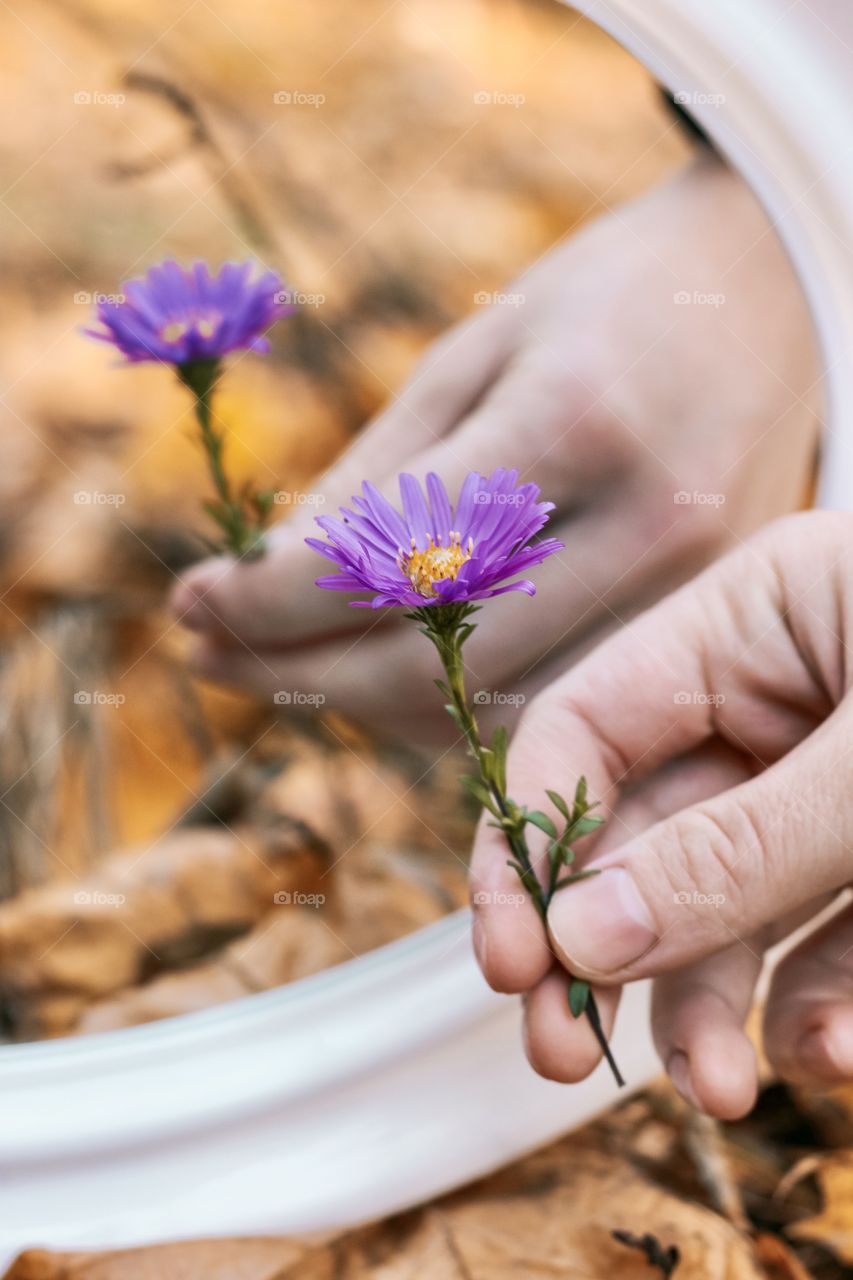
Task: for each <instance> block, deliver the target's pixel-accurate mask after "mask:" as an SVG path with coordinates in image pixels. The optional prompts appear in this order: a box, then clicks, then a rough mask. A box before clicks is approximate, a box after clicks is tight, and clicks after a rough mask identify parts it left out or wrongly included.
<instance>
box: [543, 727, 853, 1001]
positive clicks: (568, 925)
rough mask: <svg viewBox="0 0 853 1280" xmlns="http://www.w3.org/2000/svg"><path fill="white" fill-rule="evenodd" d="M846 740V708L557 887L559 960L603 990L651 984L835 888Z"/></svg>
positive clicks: (843, 831)
mask: <svg viewBox="0 0 853 1280" xmlns="http://www.w3.org/2000/svg"><path fill="white" fill-rule="evenodd" d="M845 740H846V744H847V745H846V747H845ZM849 740H850V712H849V710H848V709H847V708H846V705H845V704H842V705H841V706H840V707H839V708H838V710H837V711H836V712H835V713H834V715H833V716H832V717H831V718H830V719H829V720H828V721H826V723H825V724H824V726H823V727H822V728H821V729H820V730H818V731H817V732H816V733H814V734H813V735H812V737H811V738H810V739H807V740H806V741H805V742H804V743H803V744H802V745H801V746H800V747H799V748H797V749H796V750H794V751H792V752H791V753H790V754H789V755H788V756H786V757H784V759H783V760H781V761H780V762H779V763H778V764H776V765H774V766H773V767H772V768H769V769H767V770H766V771H765V772H764V773H763V774H761V775H760V776H759V777H757V778H755V779H753V780H751V781H749V782H745V783H743V784H742V785H740V786H738V787H735V788H733V789H732V790H731V791H727V792H724V793H723V794H722V795H720V796H717V797H716V798H715V799H713V800H711V801H708V802H706V803H704V804H701V805H697V806H695V807H693V808H690V809H685V810H683V811H682V812H680V813H677V814H675V815H674V816H673V817H672V818H669V819H667V820H666V821H664V822H660V823H657V824H656V825H655V826H653V827H651V828H649V830H648V831H646V832H644V833H643V835H642V836H640V837H639V838H635V839H632V840H631V841H629V842H628V843H627V844H624V845H622V847H621V848H617V849H614V850H612V851H611V852H610V853H608V854H606V855H603V856H602V857H601V858H598V859H594V860H592V861H591V862H590V864H589V866H590V867H591V868H595V869H597V870H598V871H599V874H598V875H595V876H592V877H590V878H589V879H586V880H582V881H579V882H578V883H577V884H575V885H572V886H569V887H567V888H565V889H562V890H561V891H560V892H559V893H558V894H557V896H556V897H555V899H554V901H553V903H552V906H551V909H550V911H549V914H548V927H549V932H550V936H551V941H552V945H553V948H554V951H555V952H556V954H557V955H558V956H559V958H560V960H561V961H562V962H563V963H564V964H565V965H566V967H567V968H568V969H569V970H570V971H571V972H572V973H573V974H577V975H579V976H581V977H585V978H590V979H594V980H596V981H598V982H606V983H622V982H627V981H632V980H634V979H637V978H643V977H650V976H654V975H656V974H660V973H665V972H667V971H668V970H671V969H677V968H681V967H682V966H684V965H687V964H690V963H692V962H693V961H695V960H698V959H700V958H701V957H703V956H707V955H710V954H711V953H713V952H716V951H719V950H720V949H721V948H723V947H728V946H731V945H732V943H734V942H738V941H739V942H741V943H742V944H743V945H744V946H747V947H750V939H751V938H753V937H754V935H755V933H756V932H757V931H758V930H760V929H761V928H762V927H763V926H764V925H768V924H770V923H772V922H773V921H776V920H779V919H781V918H782V917H783V916H785V915H786V914H787V913H788V912H789V911H792V910H794V909H796V908H798V907H800V906H802V905H803V904H804V903H806V902H808V901H810V900H812V899H813V898H815V897H816V896H817V895H819V894H822V893H825V892H831V891H834V890H837V889H838V888H840V887H841V886H842V885H843V884H845V883H846V882H847V881H848V880H849V879H850V874H851V872H850V868H851V861H850V851H849V841H850V839H851V837H853V830H851V828H853V821H851V817H850V816H849V804H848V803H847V800H846V797H847V796H849V794H850V772H851V769H850V765H849V763H848V764H846V765H845V763H844V761H845V750H846V751H847V752H848V756H847V759H848V760H849ZM752 945H754V942H753V944H752Z"/></svg>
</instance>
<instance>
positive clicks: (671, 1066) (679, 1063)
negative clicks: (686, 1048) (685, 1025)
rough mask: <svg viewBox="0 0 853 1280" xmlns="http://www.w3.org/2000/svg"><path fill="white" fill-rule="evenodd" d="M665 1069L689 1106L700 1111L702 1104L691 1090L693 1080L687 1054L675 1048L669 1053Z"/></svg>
mask: <svg viewBox="0 0 853 1280" xmlns="http://www.w3.org/2000/svg"><path fill="white" fill-rule="evenodd" d="M666 1070H667V1075H668V1076H669V1078H670V1080H671V1081H672V1083H673V1084H674V1085H675V1087H676V1089H677V1090H678V1092H679V1093H680V1094H681V1096H682V1098H683V1099H684V1101H685V1102H689V1103H690V1105H691V1107H695V1108H696V1110H697V1111H701V1110H702V1106H701V1104H700V1102H699V1099H698V1098H697V1097H696V1094H695V1093H694V1091H693V1081H692V1080H691V1079H690V1060H689V1059H688V1057H687V1054H686V1053H682V1052H681V1050H680V1049H676V1050H675V1052H674V1053H671V1054H670V1055H669V1059H668V1061H667V1064H666Z"/></svg>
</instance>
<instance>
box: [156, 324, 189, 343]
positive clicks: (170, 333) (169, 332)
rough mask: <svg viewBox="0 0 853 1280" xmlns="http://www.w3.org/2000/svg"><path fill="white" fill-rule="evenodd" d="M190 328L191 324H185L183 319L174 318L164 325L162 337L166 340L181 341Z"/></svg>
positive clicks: (161, 331) (161, 332)
mask: <svg viewBox="0 0 853 1280" xmlns="http://www.w3.org/2000/svg"><path fill="white" fill-rule="evenodd" d="M188 328H189V325H187V324H184V322H183V320H172V321H171V323H170V324H164V325H163V328H162V329H161V330H160V337H161V338H162V339H163V341H164V342H180V340H181V338H182V337H183V336H184V334H185V333H186V331H187V329H188Z"/></svg>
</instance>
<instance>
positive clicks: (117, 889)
mask: <svg viewBox="0 0 853 1280" xmlns="http://www.w3.org/2000/svg"><path fill="white" fill-rule="evenodd" d="M324 866H325V858H324V856H323V855H322V854H321V852H320V850H319V849H318V848H317V847H312V846H311V845H310V843H309V842H308V841H307V840H306V839H305V838H304V836H302V835H298V834H296V833H294V832H293V831H292V830H288V829H287V828H284V827H279V829H277V830H259V829H257V828H253V827H243V828H240V827H235V828H234V830H228V829H225V828H222V827H196V828H191V829H187V830H184V831H176V832H173V833H172V834H171V835H169V836H167V837H164V839H162V840H160V841H158V842H157V843H156V844H154V845H152V846H150V847H148V848H144V847H143V848H141V849H135V850H130V851H127V852H125V853H122V854H119V855H116V856H114V857H113V858H110V859H108V860H107V862H105V863H104V865H103V866H102V868H101V869H100V871H99V873H98V874H97V875H95V876H92V877H90V878H88V879H86V880H83V881H75V882H73V883H68V882H65V883H57V884H52V885H48V886H45V887H43V888H40V889H34V890H30V891H29V892H27V893H25V894H22V895H20V897H18V898H16V899H13V900H12V901H10V902H8V903H5V904H3V905H2V906H0V993H2V995H3V998H4V999H5V1001H6V1003H7V1006H8V1008H9V1009H10V1011H11V1014H12V1017H13V1018H14V1021H15V1026H16V1031H17V1034H18V1035H20V1036H21V1037H22V1038H32V1037H35V1036H39V1035H57V1034H62V1033H63V1032H66V1031H69V1030H71V1029H72V1027H73V1025H74V1023H75V1022H76V1020H77V1018H78V1017H79V1016H80V1015H81V1014H82V1012H83V1009H84V1008H85V1007H86V1005H88V1004H89V1003H92V1002H94V1001H96V1000H99V999H102V998H103V997H105V996H107V995H109V994H111V993H113V992H115V991H119V990H121V989H122V988H125V987H132V986H134V985H135V984H137V983H138V982H140V981H142V980H143V979H144V978H145V977H146V976H147V975H148V974H150V973H152V972H156V971H158V970H163V969H167V968H169V967H172V966H176V965H179V964H181V963H186V962H188V961H189V960H192V959H193V958H194V957H195V956H198V955H199V954H203V953H204V952H205V951H210V950H211V947H212V946H218V945H221V944H222V943H223V942H224V941H226V940H227V939H228V938H233V937H234V936H235V935H236V934H239V933H242V932H245V930H247V929H249V928H250V927H251V926H252V925H254V924H255V923H256V922H257V921H258V920H259V919H260V918H261V916H263V915H264V914H265V913H266V912H267V911H269V910H270V909H271V907H272V905H273V902H274V895H275V893H277V892H290V893H295V892H303V893H310V892H316V891H317V889H318V886H319V882H320V877H321V875H322V871H323V868H324ZM328 891H329V890H328V889H327V892H328Z"/></svg>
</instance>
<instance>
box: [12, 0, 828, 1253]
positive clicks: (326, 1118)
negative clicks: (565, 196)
mask: <svg viewBox="0 0 853 1280" xmlns="http://www.w3.org/2000/svg"><path fill="white" fill-rule="evenodd" d="M574 7H575V8H577V9H579V10H580V11H582V12H583V13H585V14H586V15H587V16H588V17H589V18H591V19H592V21H594V22H596V23H597V24H598V25H599V26H601V27H603V28H605V29H606V30H608V31H609V32H610V33H611V34H612V35H613V36H615V38H616V39H617V40H618V41H619V42H620V43H622V44H623V45H625V46H626V47H627V48H628V49H629V50H631V52H633V53H634V54H635V55H636V56H637V58H638V59H639V60H640V61H642V62H644V63H645V64H646V65H647V66H648V67H649V69H650V70H651V71H652V72H653V73H654V74H655V75H656V76H657V77H658V78H659V79H660V80H661V82H662V83H664V84H666V85H667V86H668V87H669V88H670V89H671V90H673V91H679V90H680V91H684V92H687V93H689V94H690V95H692V96H691V98H690V101H691V103H695V105H693V106H691V110H693V111H694V113H695V115H696V116H697V118H698V119H699V120H700V122H701V123H702V124H703V126H704V127H705V128H706V129H707V131H708V133H709V134H710V135H711V136H712V137H713V138H714V140H715V142H716V143H717V144H718V146H719V147H720V149H721V150H722V151H723V152H724V153H725V154H726V155H727V156H728V157H729V159H730V160H731V162H732V163H733V164H735V165H736V166H737V167H738V168H739V169H740V170H741V171H742V172H743V173H744V175H745V176H746V177H747V178H748V180H749V181H750V182H751V184H752V185H753V187H754V188H755V190H756V192H757V193H758V195H759V196H760V198H761V199H762V200H763V202H764V204H765V207H766V208H767V210H768V213H769V215H770V217H771V218H772V219H773V221H774V222H775V224H776V225H777V227H778V229H779V232H780V234H781V236H782V238H783V239H784V240H785V242H786V244H787V245H788V248H789V251H790V253H791V255H792V258H793V260H794V261H795V263H796V265H797V268H798V271H799V274H800V277H801V280H802V283H803V287H804V290H805V292H806V295H807V297H808V298H809V301H810V305H811V308H812V311H813V315H814V318H815V322H816V325H817V328H818V331H819V333H820V338H821V343H822V349H823V353H824V361H825V366H826V371H827V401H828V417H829V421H828V423H827V431H826V445H825V453H824V462H823V468H822V479H821V500H822V502H823V503H824V504H825V505H830V506H845V507H850V506H853V427H851V422H853V377H851V362H850V354H849V353H850V350H851V336H853V279H851V276H853V270H851V251H850V247H849V246H850V244H851V243H853V170H851V168H850V166H849V163H848V157H849V150H850V142H849V138H850V135H851V130H850V122H851V119H853V112H851V96H852V95H851V88H850V85H851V83H853V11H850V10H849V9H847V8H846V6H845V5H844V4H843V3H842V0H811V6H810V8H809V9H806V8H805V6H802V5H800V6H795V7H793V8H788V9H787V10H785V9H782V8H780V7H779V6H778V4H777V3H776V2H775V0H715V4H714V5H712V6H711V5H707V4H706V3H705V0H581V2H580V3H577V4H575V5H574ZM720 93H723V94H724V97H725V100H724V101H723V102H722V103H717V104H716V105H714V95H719V94H720ZM703 96H704V98H705V99H706V101H705V102H704V105H703ZM615 1050H616V1054H617V1057H618V1058H619V1060H620V1063H621V1065H622V1066H623V1069H624V1070H625V1072H626V1074H627V1075H628V1077H629V1080H630V1082H631V1083H632V1084H633V1085H639V1084H641V1083H643V1082H644V1080H646V1079H648V1078H649V1077H650V1076H651V1075H652V1074H654V1072H655V1071H656V1069H657V1067H656V1062H655V1058H654V1054H653V1052H652V1048H651V1044H650V1041H649V1035H648V1030H647V991H646V990H645V988H644V987H643V986H635V987H633V988H631V989H630V990H629V991H628V992H627V993H626V999H625V1001H624V1003H623V1008H622V1011H621V1014H620V1025H619V1029H618V1032H617V1035H616V1037H615ZM613 1096H614V1095H613V1086H612V1082H611V1080H610V1077H609V1075H608V1074H607V1071H606V1069H600V1070H599V1071H598V1072H596V1074H595V1075H594V1076H593V1077H592V1079H591V1080H589V1081H587V1082H586V1083H585V1084H583V1085H580V1086H576V1087H573V1088H563V1087H560V1086H556V1085H551V1084H548V1083H546V1082H544V1081H541V1080H539V1079H537V1078H536V1077H535V1076H534V1075H533V1074H532V1072H531V1071H530V1069H529V1068H528V1067H527V1064H526V1062H525V1060H524V1058H523V1055H522V1052H521V1048H520V1041H519V1016H518V1007H517V1005H516V1002H515V1001H512V1000H508V999H503V998H501V997H498V996H495V995H493V994H492V993H491V992H489V991H488V990H487V989H486V987H485V985H484V984H483V982H482V979H481V978H480V976H479V973H478V971H477V969H476V967H475V965H474V962H473V959H472V957H471V953H470V946H469V941H468V918H467V913H466V912H462V913H459V914H457V915H455V916H452V917H450V918H449V919H447V920H445V921H442V922H440V923H439V924H437V925H434V926H432V927H430V928H428V929H425V930H423V931H421V932H420V933H418V934H416V935H414V936H413V937H411V938H408V939H405V940H403V941H402V942H399V943H395V944H393V945H391V946H389V947H384V948H382V949H381V950H379V951H377V952H374V953H372V954H371V955H368V956H364V957H362V958H360V959H358V960H354V961H351V962H350V963H348V964H345V965H343V966H341V967H340V968H337V969H335V970H332V971H330V972H328V973H325V974H319V975H317V976H316V977H314V978H309V979H306V980H304V981H302V982H298V983H295V984H294V985H293V986H291V987H287V988H284V989H282V990H279V991H273V992H268V993H265V994H262V995H258V996H252V997H248V998H246V999H244V1000H240V1001H237V1002H235V1003H234V1004H231V1005H226V1006H223V1007H221V1008H217V1009H212V1010H210V1011H207V1012H204V1013H199V1014H191V1015H188V1016H185V1017H180V1018H175V1019H171V1020H169V1021H166V1022H161V1023H155V1024H153V1025H150V1026H146V1027H139V1028H134V1029H132V1030H129V1031H122V1032H113V1033H110V1034H109V1035H107V1036H92V1037H86V1038H81V1039H79V1040H77V1039H75V1040H66V1041H56V1042H50V1043H46V1044H34V1045H15V1046H9V1047H6V1048H4V1049H2V1051H0V1261H4V1262H5V1261H7V1260H10V1259H11V1258H12V1257H13V1256H14V1254H15V1253H16V1252H18V1251H19V1250H20V1249H22V1248H25V1247H27V1246H31V1245H43V1246H50V1245H52V1246H55V1247H59V1248H61V1247H70V1248H75V1247H76V1248H86V1247H99V1246H105V1247H106V1246H121V1245H130V1244H136V1243H148V1242H151V1241H154V1240H164V1239H170V1238H178V1237H188V1236H203V1235H215V1234H228V1235H241V1234H249V1233H258V1232H264V1233H285V1232H305V1231H313V1230H320V1229H324V1228H328V1227H336V1226H341V1225H347V1224H350V1223H354V1222H358V1221H362V1220H365V1219H368V1218H373V1217H377V1216H379V1215H382V1214H386V1213H389V1212H392V1211H394V1210H395V1209H399V1208H403V1207H405V1206H407V1205H410V1204H413V1203H415V1202H417V1201H419V1200H423V1199H425V1198H427V1197H430V1196H433V1195H435V1194H437V1193H439V1192H441V1191H444V1190H446V1189H448V1188H450V1187H452V1186H455V1185H459V1184H460V1183H463V1182H465V1181H468V1180H470V1179H472V1178H474V1177H476V1176H477V1175H479V1174H481V1173H484V1172H486V1171H487V1170H489V1169H492V1168H494V1167H496V1166H499V1165H501V1164H503V1163H506V1162H507V1161H509V1160H511V1159H513V1158H514V1157H516V1156H518V1155H521V1154H522V1153H523V1152H524V1151H525V1150H526V1149H529V1148H530V1147H531V1146H535V1145H539V1144H541V1143H543V1142H546V1141H548V1140H549V1139H550V1138H552V1137H555V1136H557V1135H558V1134H559V1133H561V1132H564V1131H566V1130H567V1129H569V1128H570V1127H571V1126H573V1125H577V1124H579V1123H581V1122H582V1121H583V1120H585V1119H587V1118H588V1117H589V1116H591V1115H592V1114H594V1113H595V1111H596V1110H598V1109H600V1108H602V1107H604V1106H606V1105H608V1104H609V1103H610V1102H611V1101H612V1099H613Z"/></svg>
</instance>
